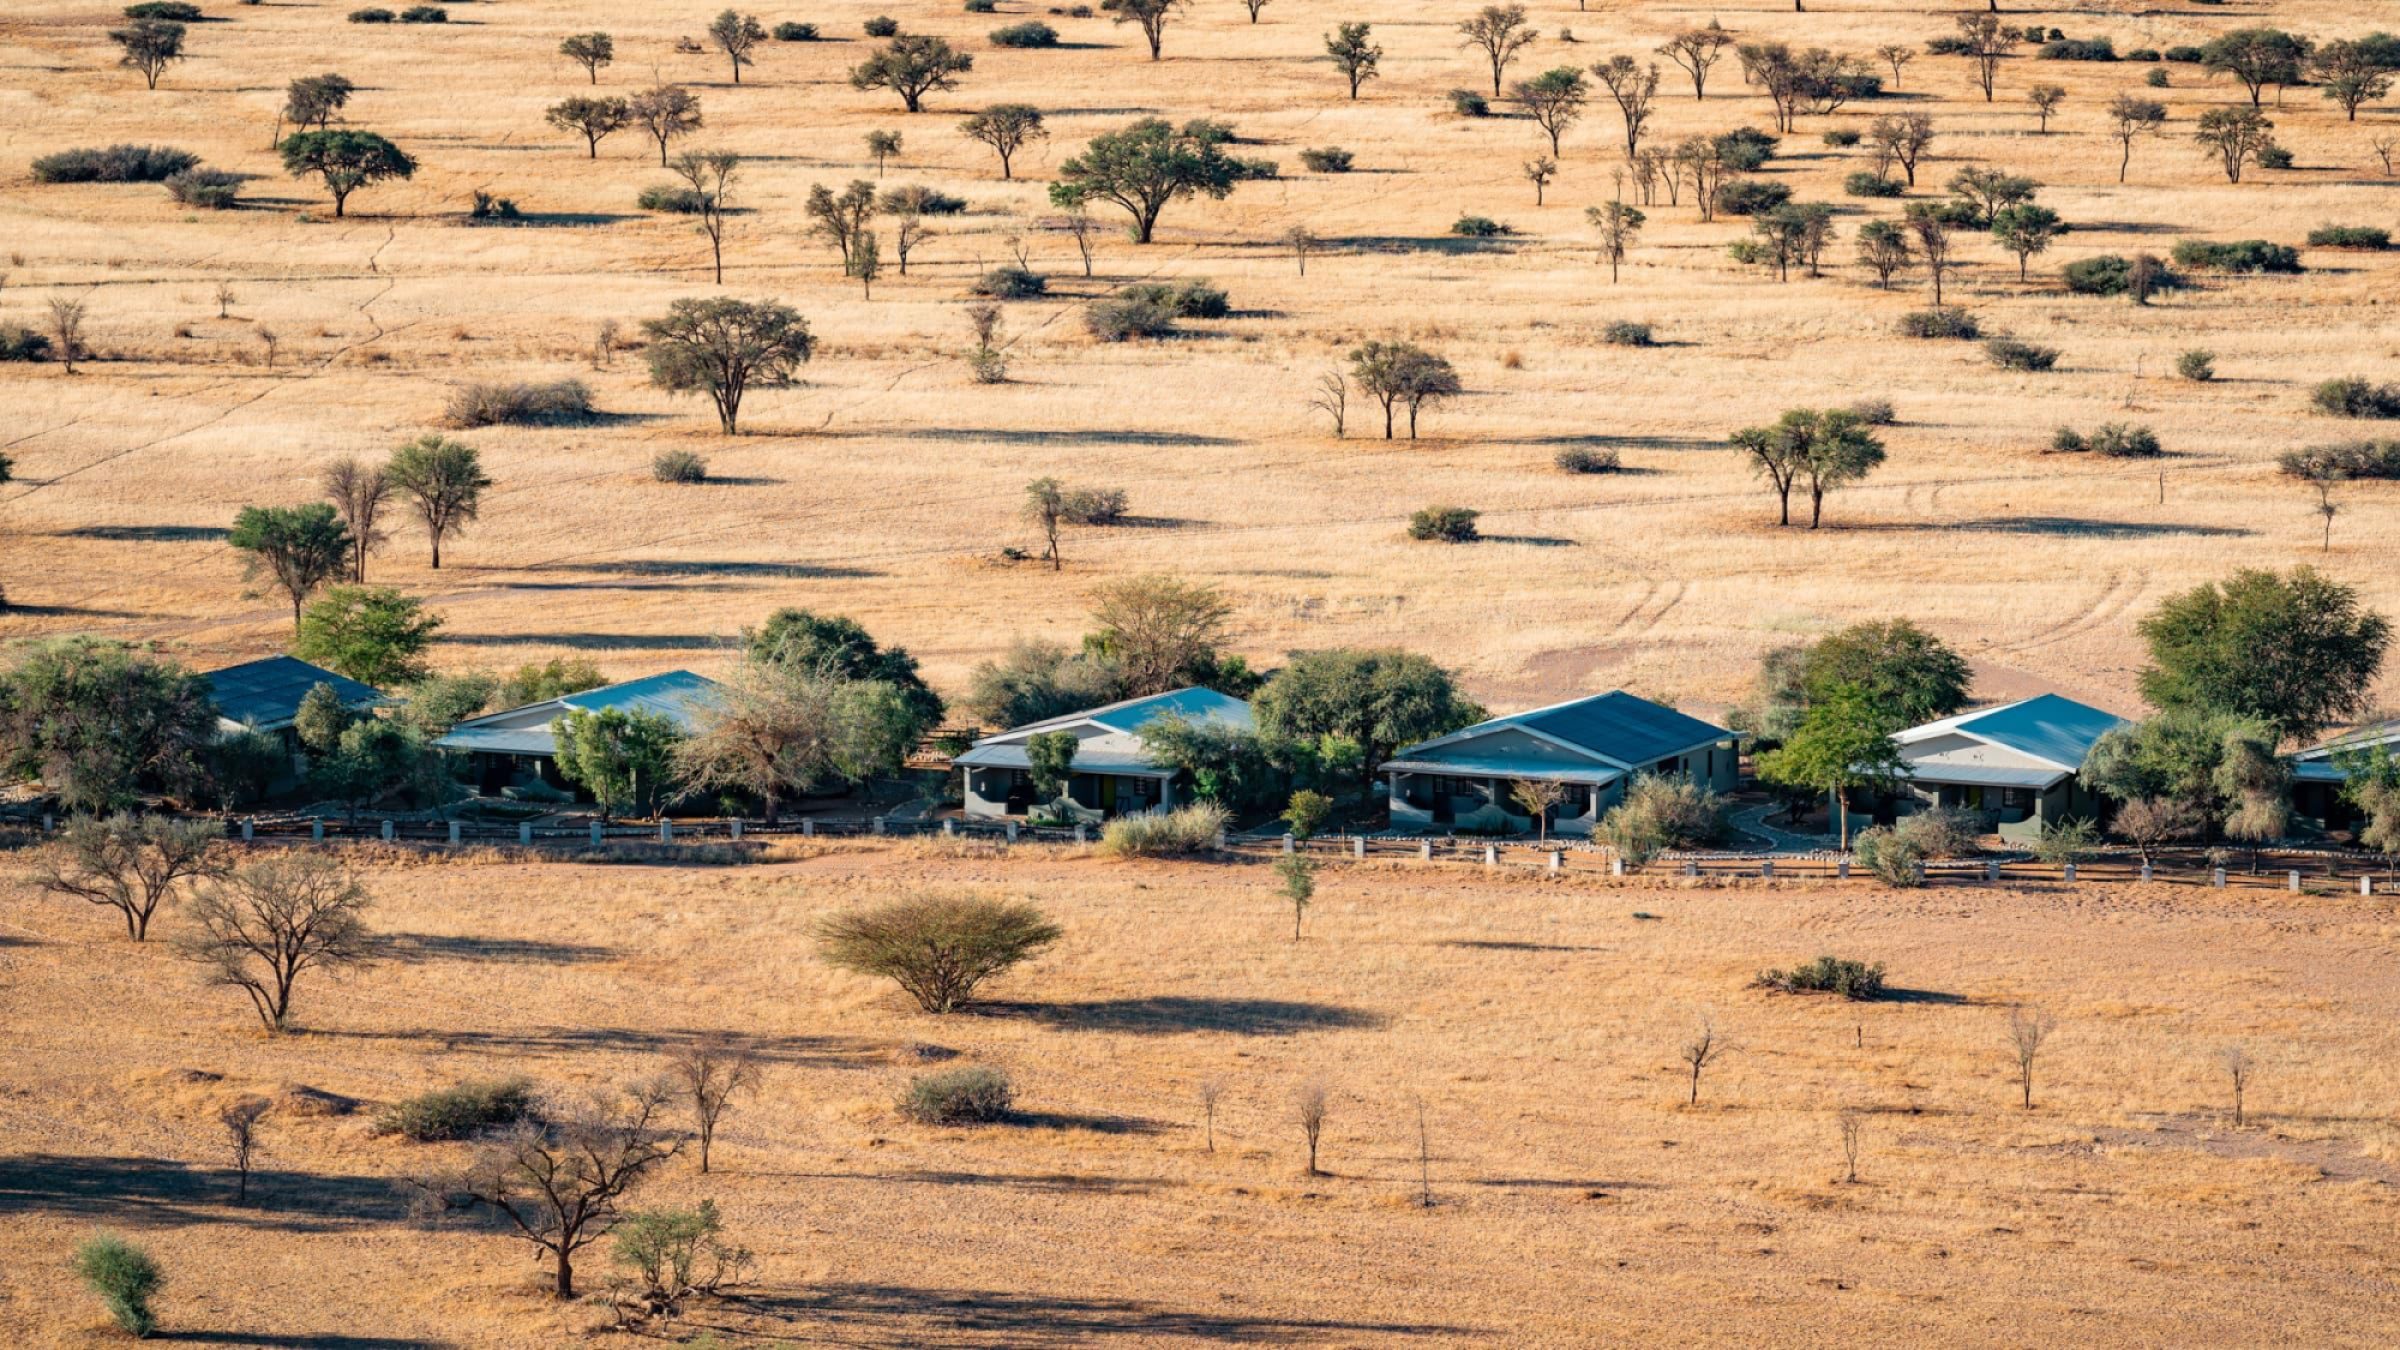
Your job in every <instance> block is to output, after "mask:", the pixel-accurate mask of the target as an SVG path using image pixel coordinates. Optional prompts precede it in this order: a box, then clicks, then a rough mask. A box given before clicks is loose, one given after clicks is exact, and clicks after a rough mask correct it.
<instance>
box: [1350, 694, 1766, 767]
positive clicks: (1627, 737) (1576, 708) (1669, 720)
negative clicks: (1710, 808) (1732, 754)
mask: <svg viewBox="0 0 2400 1350" xmlns="http://www.w3.org/2000/svg"><path fill="white" fill-rule="evenodd" d="M1508 727H1522V728H1524V729H1526V730H1529V731H1535V732H1539V733H1541V734H1542V735H1544V736H1549V737H1552V738H1554V739H1557V740H1560V741H1564V742H1566V743H1567V744H1569V745H1571V746H1574V747H1575V748H1576V749H1579V750H1584V751H1588V752H1589V753H1591V754H1595V755H1599V756H1601V757H1603V758H1606V759H1611V760H1614V761H1616V762H1617V763H1619V764H1626V765H1631V766H1632V767H1634V768H1637V769H1638V768H1641V767H1643V766H1645V765H1648V764H1650V763H1652V762H1654V761H1656V760H1661V759H1665V758H1666V757H1667V756H1669V755H1672V754H1675V753H1677V752H1678V751H1683V750H1689V749H1691V748H1692V747H1693V746H1695V745H1704V744H1707V743H1709V742H1711V741H1720V740H1724V739H1726V738H1727V737H1730V736H1731V735H1733V733H1732V732H1730V731H1727V730H1725V729H1724V728H1723V727H1719V726H1712V725H1710V724H1709V723H1707V722H1703V721H1701V720H1700V719H1699V718H1697V717H1689V716H1686V715H1685V714H1683V713H1679V712H1677V711H1675V710H1674V709H1673V708H1669V707H1665V706H1663V705H1660V704H1657V703H1652V702H1651V701H1650V700H1648V699H1646V698H1636V697H1634V696H1633V695H1631V694H1628V693H1626V692H1625V691H1624V690H1622V689H1612V690H1610V691H1609V692H1607V693H1605V694H1594V695H1592V696H1591V697H1590V698H1579V699H1575V700H1574V701H1572V702H1568V703H1554V704H1551V705H1550V706H1549V707H1547V708H1535V709H1533V710H1532V711H1531V712H1521V713H1511V714H1509V715H1508V716H1506V717H1495V718H1492V719H1491V720H1490V721H1487V722H1478V723H1476V724H1475V725H1474V726H1471V727H1468V728H1467V729H1466V730H1464V731H1458V732H1453V733H1451V734H1450V735H1448V736H1443V737H1439V738H1437V741H1428V742H1426V743H1425V745H1431V744H1436V743H1443V744H1447V743H1450V742H1452V741H1462V740H1467V739H1469V738H1472V737H1475V736H1480V735H1484V734H1487V733H1489V732H1494V731H1500V730H1503V729H1505V728H1508ZM1422 749H1424V745H1412V746H1408V747H1406V748H1405V749H1402V750H1400V751H1398V752H1397V754H1396V755H1395V758H1406V757H1407V756H1409V755H1411V754H1413V753H1415V752H1417V751H1419V750H1422Z"/></svg>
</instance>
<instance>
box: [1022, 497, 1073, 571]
mask: <svg viewBox="0 0 2400 1350" xmlns="http://www.w3.org/2000/svg"><path fill="white" fill-rule="evenodd" d="M1072 498H1073V494H1072V493H1070V492H1069V491H1068V490H1067V487H1066V485H1065V484H1064V483H1061V482H1059V481H1058V480H1057V479H1055V478H1036V479H1034V480H1033V481H1032V482H1030V483H1027V484H1026V485H1025V507H1024V516H1025V519H1026V521H1027V522H1028V523H1030V524H1031V525H1032V526H1033V527H1034V528H1035V529H1038V530H1040V531H1041V532H1042V540H1043V543H1044V545H1045V546H1046V556H1047V557H1048V558H1049V559H1050V570H1051V571H1053V572H1055V571H1058V570H1059V569H1060V568H1061V567H1063V566H1065V564H1064V563H1062V562H1061V561H1060V560H1059V556H1058V536H1059V531H1060V529H1061V528H1062V527H1063V526H1064V525H1065V524H1066V522H1067V517H1068V514H1069V511H1068V507H1069V505H1070V504H1071V501H1072Z"/></svg>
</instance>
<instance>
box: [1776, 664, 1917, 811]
mask: <svg viewBox="0 0 2400 1350" xmlns="http://www.w3.org/2000/svg"><path fill="white" fill-rule="evenodd" d="M1891 733H1892V722H1891V714H1890V712H1889V711H1888V710H1887V709H1885V708H1884V707H1883V706H1882V705H1880V704H1878V703H1877V702H1876V701H1875V700H1874V699H1873V698H1872V697H1870V696H1869V695H1868V694H1867V692H1866V691H1865V690H1863V689H1860V688H1858V687H1857V686H1855V685H1845V686H1840V687H1837V688H1835V689H1831V690H1828V691H1826V693H1825V694H1824V696H1823V697H1821V698H1820V699H1818V700H1817V701H1816V702H1814V703H1812V704H1811V705H1810V706H1809V709H1808V711H1807V712H1806V713H1805V714H1803V715H1802V716H1801V719H1800V726H1799V728H1798V729H1797V730H1795V731H1794V732H1793V733H1792V735H1791V736H1790V737H1789V738H1788V739H1786V740H1785V741H1784V743H1783V744H1782V745H1780V746H1777V747H1776V748H1775V749H1773V750H1768V751H1764V752H1762V753H1760V755H1759V756H1758V776H1759V777H1760V778H1761V779H1764V780H1765V781H1767V782H1769V783H1773V784H1777V785H1779V786H1783V787H1790V788H1805V789H1807V790H1809V791H1811V792H1814V793H1820V794H1823V795H1825V796H1828V797H1830V798H1831V799H1832V805H1833V810H1834V816H1835V819H1836V821H1837V822H1838V825H1837V832H1838V836H1839V839H1840V843H1841V847H1843V848H1845V849H1846V848H1848V847H1850V793H1851V792H1852V791H1853V790H1854V789H1857V788H1866V787H1883V786H1886V785H1888V784H1891V783H1894V782H1897V781H1898V780H1899V779H1900V778H1901V777H1902V776H1903V775H1904V774H1905V773H1906V771H1907V770H1906V766H1905V764H1904V763H1903V761H1902V760H1901V758H1900V747H1899V746H1898V745H1896V744H1894V743H1893V741H1892V735H1891Z"/></svg>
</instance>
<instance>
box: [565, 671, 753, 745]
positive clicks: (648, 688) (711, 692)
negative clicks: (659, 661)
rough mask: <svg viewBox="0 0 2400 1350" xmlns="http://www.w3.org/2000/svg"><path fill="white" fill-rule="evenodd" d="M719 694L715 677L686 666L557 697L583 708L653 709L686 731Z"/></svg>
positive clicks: (590, 710)
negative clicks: (689, 669)
mask: <svg viewBox="0 0 2400 1350" xmlns="http://www.w3.org/2000/svg"><path fill="white" fill-rule="evenodd" d="M719 697H720V694H719V687H718V685H717V682H716V681H715V680H712V679H709V678H708V677H707V676H705V675H694V674H693V673H692V672H690V671H688V670H670V671H666V672H664V673H663V674H658V675H645V676H643V677H642V678H641V679H638V680H627V681H626V682H625V683H623V684H610V685H603V686H601V687H600V688H598V689H586V690H584V691H583V692H581V693H579V694H569V695H567V696H566V697H564V698H561V699H559V700H558V701H559V703H561V704H563V705H565V706H566V707H569V708H577V709H581V710H582V711H584V712H602V711H605V710H607V709H610V708H615V709H618V710H620V711H623V712H647V713H656V714H658V715H659V716H661V717H664V718H666V719H668V720H669V721H671V722H674V723H675V724H676V725H677V726H679V727H681V728H682V729H683V730H685V731H687V732H688V731H691V730H692V729H693V726H694V719H695V717H696V715H697V714H699V713H702V712H705V711H707V710H708V709H710V708H714V707H715V706H716V705H717V700H718V698H719Z"/></svg>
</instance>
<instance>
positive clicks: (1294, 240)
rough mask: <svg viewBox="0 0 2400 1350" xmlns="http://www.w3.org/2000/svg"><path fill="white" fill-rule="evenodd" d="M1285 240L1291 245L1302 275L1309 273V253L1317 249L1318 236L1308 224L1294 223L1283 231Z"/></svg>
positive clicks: (1294, 259)
mask: <svg viewBox="0 0 2400 1350" xmlns="http://www.w3.org/2000/svg"><path fill="white" fill-rule="evenodd" d="M1283 242H1284V243H1286V244H1289V245H1291V249H1292V259H1293V261H1295V262H1297V263H1299V264H1300V275H1302V276H1307V275H1308V255H1309V254H1311V253H1314V252H1316V251H1317V236H1316V235H1314V234H1312V233H1310V232H1309V228H1308V227H1307V226H1306V225H1294V226H1293V227H1292V228H1290V229H1288V230H1285V231H1284V232H1283Z"/></svg>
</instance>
